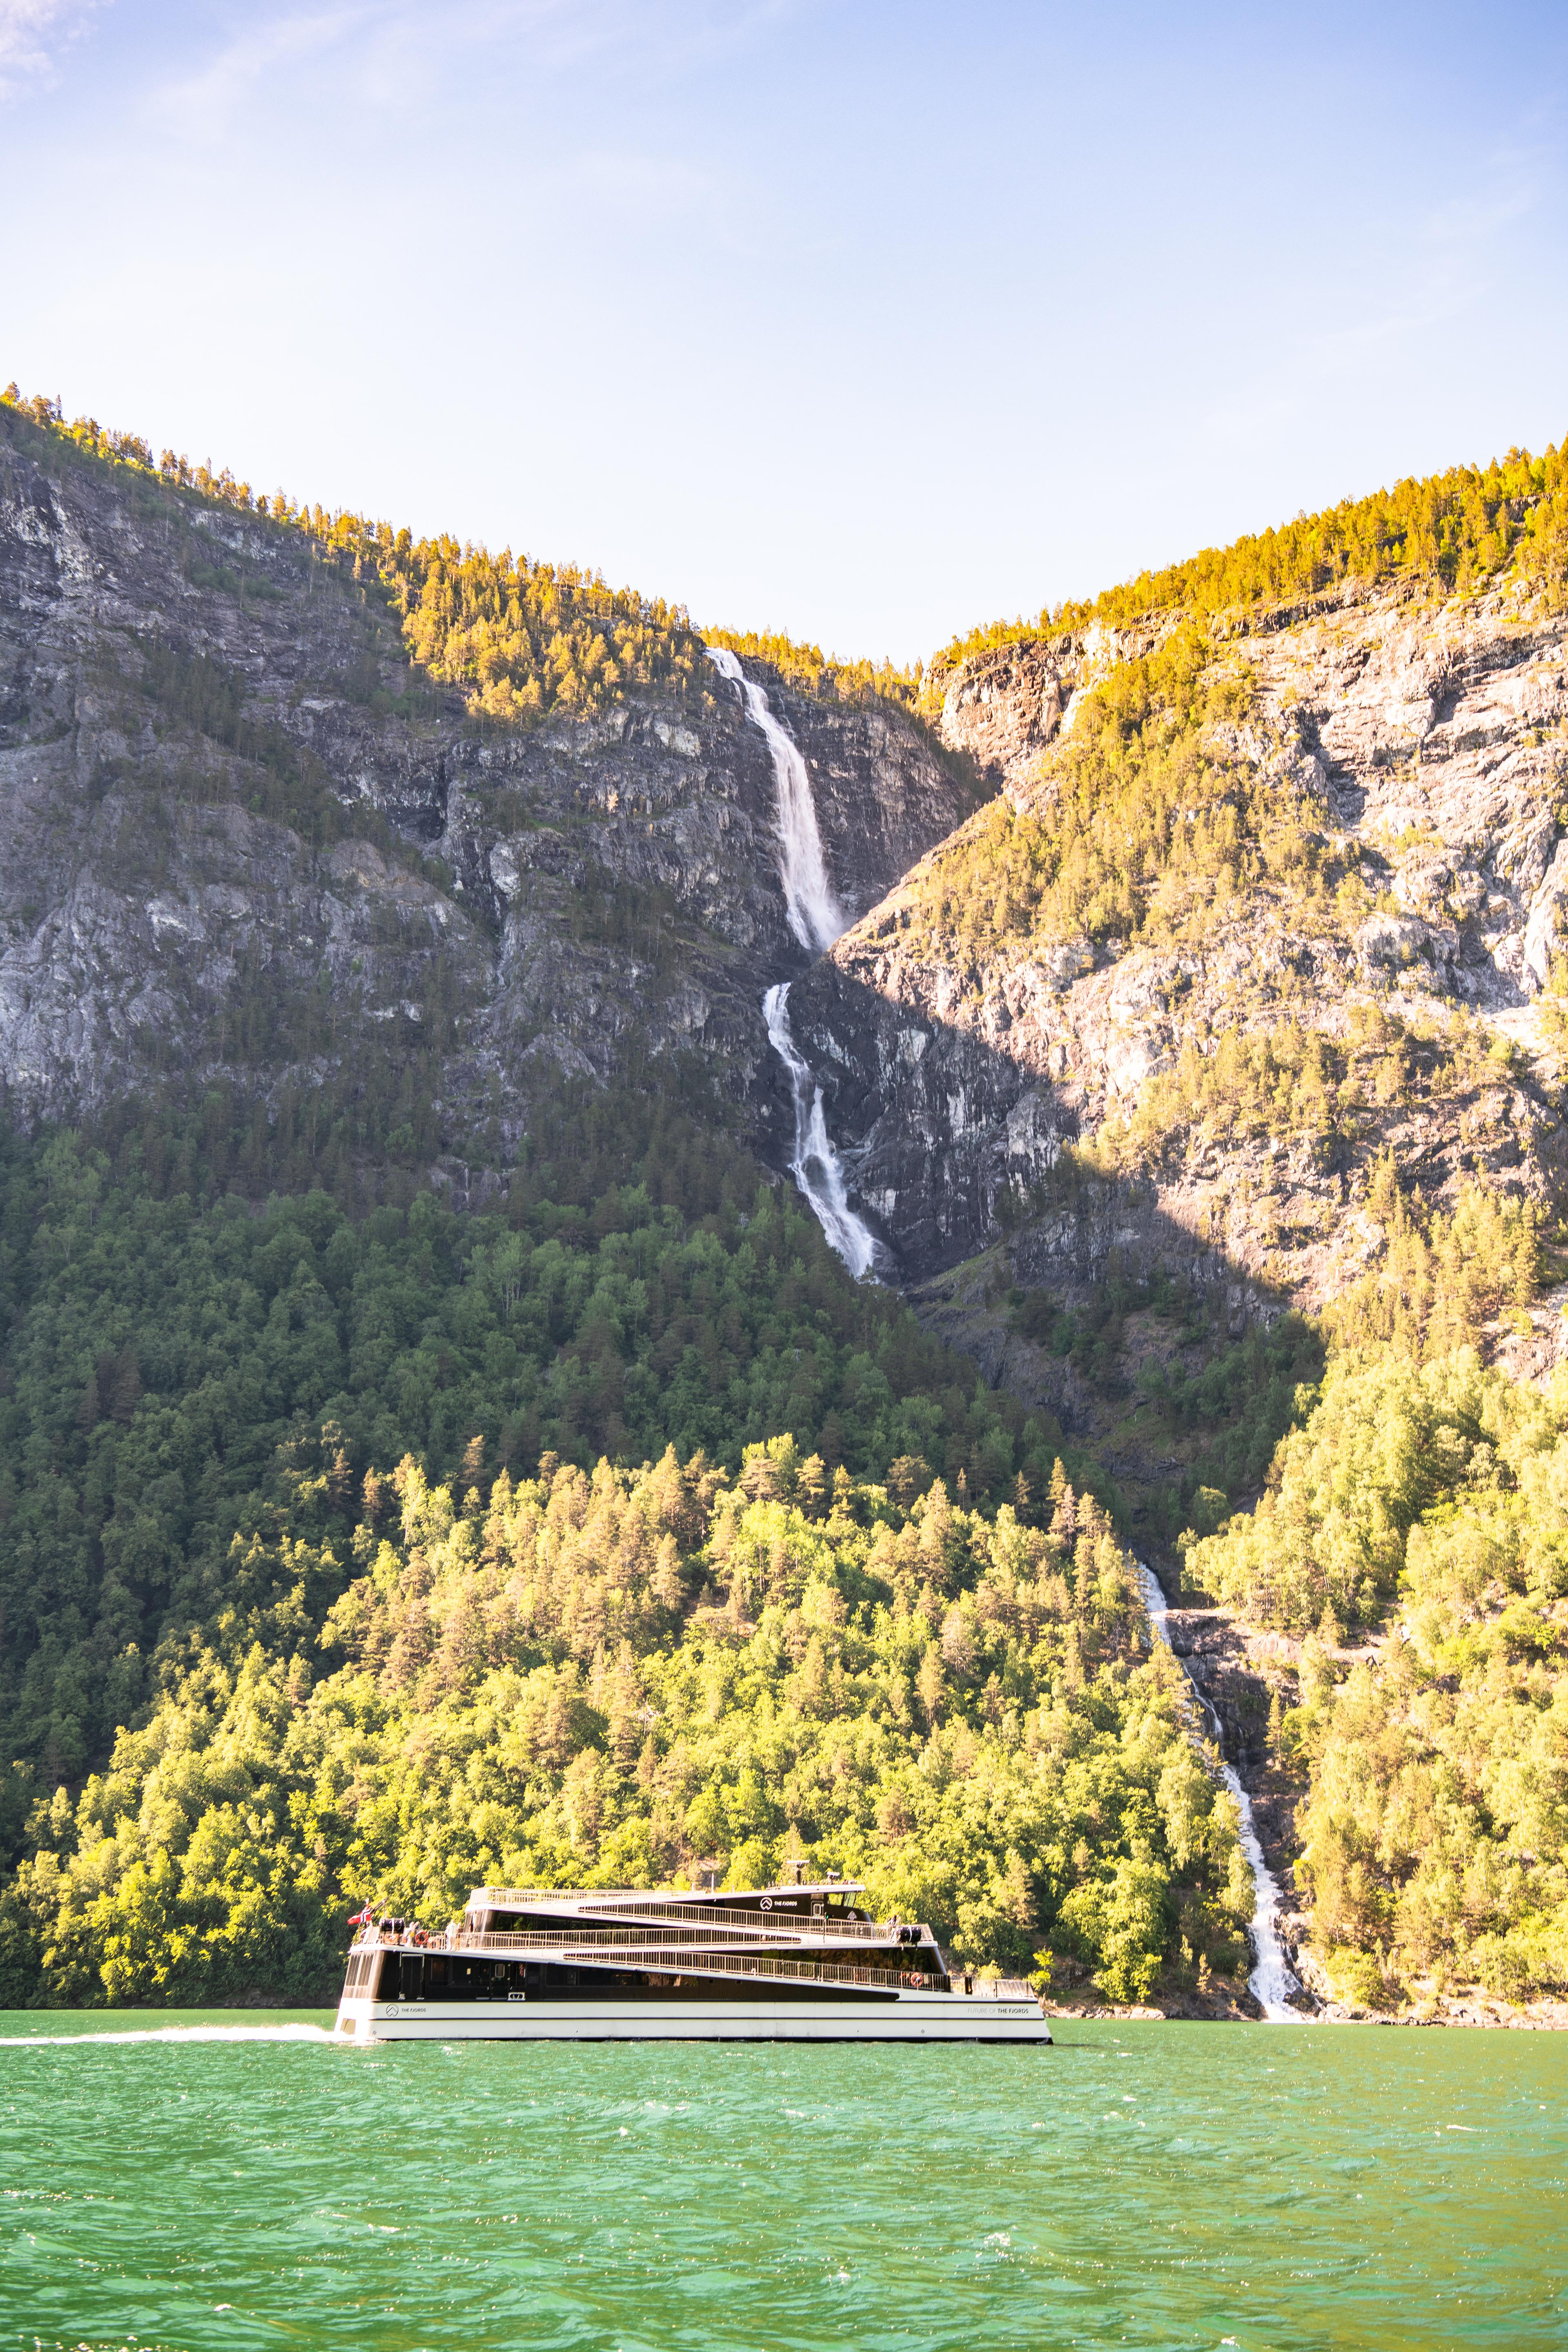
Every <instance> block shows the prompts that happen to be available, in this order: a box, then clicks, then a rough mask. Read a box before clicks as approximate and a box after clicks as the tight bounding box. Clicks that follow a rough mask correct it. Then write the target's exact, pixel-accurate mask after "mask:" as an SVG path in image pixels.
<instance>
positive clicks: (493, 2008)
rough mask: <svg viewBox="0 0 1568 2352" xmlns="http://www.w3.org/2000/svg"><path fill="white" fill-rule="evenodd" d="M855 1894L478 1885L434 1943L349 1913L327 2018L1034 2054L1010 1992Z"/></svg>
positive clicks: (399, 2025) (458, 2037)
mask: <svg viewBox="0 0 1568 2352" xmlns="http://www.w3.org/2000/svg"><path fill="white" fill-rule="evenodd" d="M863 1892H864V1888H863V1887H862V1886H861V1885H859V1884H858V1882H855V1881H850V1882H845V1881H844V1880H841V1879H836V1878H828V1879H825V1880H823V1881H822V1882H821V1883H820V1884H818V1885H787V1886H771V1887H765V1888H763V1889H762V1890H761V1891H759V1892H758V1893H756V1894H726V1893H721V1892H718V1891H716V1890H704V1891H700V1892H695V1893H686V1892H685V1891H679V1892H665V1893H663V1894H647V1893H643V1892H640V1891H638V1890H637V1889H636V1888H633V1887H619V1888H595V1889H594V1890H592V1891H591V1892H578V1893H574V1894H567V1893H563V1892H561V1891H559V1890H556V1889H551V1890H549V1891H540V1890H537V1889H532V1890H531V1889H520V1888H517V1887H507V1886H477V1887H476V1888H475V1889H474V1892H473V1894H472V1895H470V1896H469V1898H468V1908H467V1910H466V1911H465V1913H464V1915H463V1916H462V1918H461V1919H455V1920H454V1921H453V1922H452V1924H451V1926H450V1927H447V1928H445V1929H444V1930H441V1931H440V1932H438V1933H436V1934H429V1933H427V1932H426V1930H425V1929H424V1928H422V1927H418V1926H417V1925H416V1924H415V1923H413V1922H411V1921H409V1920H406V1919H389V1918H380V1919H371V1918H369V1917H368V1916H364V1915H362V1918H361V1921H360V1922H359V1923H357V1924H359V1926H360V1930H361V1932H360V1934H359V1935H358V1937H356V1939H355V1941H354V1944H353V1948H352V1950H351V1951H350V1954H349V1964H348V1973H347V1975H346V1977H345V1979H344V1981H343V1990H342V2000H340V2002H339V2004H338V2021H337V2031H338V2032H339V2033H340V2034H341V2035H342V2036H343V2037H344V2038H345V2039H352V2040H353V2041H354V2042H454V2041H472V2042H641V2041H672V2042H696V2041H701V2042H1049V2041H1050V2038H1051V2032H1050V2028H1049V2026H1048V2025H1047V2022H1046V2019H1045V2014H1044V2012H1043V2011H1042V2010H1041V2008H1040V2005H1039V2002H1038V2001H1037V2000H1036V1998H1035V1996H1034V1994H1033V1993H1032V1992H1031V1991H1030V1990H1029V1987H1028V1986H1027V1985H1026V1984H1025V1983H1024V1982H1022V1981H1021V1980H1020V1979H1016V1978H1008V1977H1001V1978H997V1977H981V1976H976V1975H973V1974H972V1973H970V1972H969V1971H967V1970H963V1969H955V1968H953V1967H952V1965H951V1964H950V1962H949V1960H948V1957H947V1955H946V1954H945V1953H944V1952H943V1950H942V1947H941V1945H940V1944H939V1943H938V1942H937V1939H936V1937H935V1936H934V1935H933V1934H932V1933H931V1929H930V1928H929V1927H925V1926H922V1925H910V1924H908V1923H906V1922H904V1921H901V1920H899V1919H873V1918H872V1917H871V1916H870V1914H869V1913H868V1911H866V1910H865V1909H864V1908H863V1907H862V1906H861V1905H860V1904H859V1903H858V1901H857V1900H856V1897H857V1896H858V1895H861V1894H862V1893H863Z"/></svg>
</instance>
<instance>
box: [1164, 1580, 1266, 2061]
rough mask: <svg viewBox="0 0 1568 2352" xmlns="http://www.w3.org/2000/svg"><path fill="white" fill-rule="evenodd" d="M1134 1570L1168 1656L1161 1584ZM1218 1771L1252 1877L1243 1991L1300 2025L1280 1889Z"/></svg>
mask: <svg viewBox="0 0 1568 2352" xmlns="http://www.w3.org/2000/svg"><path fill="white" fill-rule="evenodd" d="M1132 1565H1133V1567H1134V1568H1135V1569H1136V1570H1137V1571H1138V1585H1139V1590H1140V1591H1142V1595H1143V1605H1144V1607H1145V1608H1146V1609H1147V1610H1148V1612H1149V1622H1150V1624H1151V1625H1152V1627H1153V1629H1154V1633H1155V1634H1156V1636H1157V1637H1158V1639H1159V1640H1160V1641H1162V1642H1163V1643H1164V1644H1165V1647H1166V1649H1167V1650H1171V1635H1170V1631H1169V1629H1168V1627H1167V1626H1166V1623H1165V1596H1164V1594H1163V1591H1161V1590H1160V1580H1159V1579H1158V1577H1157V1576H1156V1575H1155V1574H1154V1572H1153V1570H1152V1569H1150V1568H1146V1567H1145V1566H1144V1564H1143V1562H1142V1560H1141V1559H1135V1560H1134V1561H1133V1563H1132ZM1171 1655H1172V1656H1173V1657H1175V1655H1176V1654H1175V1652H1174V1651H1173V1650H1171ZM1181 1663H1182V1662H1181V1660H1180V1659H1179V1658H1177V1659H1176V1664H1178V1665H1181ZM1182 1672H1183V1674H1184V1675H1186V1678H1187V1684H1188V1686H1189V1688H1190V1689H1191V1691H1192V1693H1193V1696H1194V1698H1195V1699H1196V1700H1197V1702H1198V1705H1199V1706H1201V1707H1202V1709H1203V1711H1204V1713H1205V1715H1206V1716H1207V1717H1209V1719H1210V1721H1211V1722H1212V1723H1213V1725H1214V1727H1215V1744H1216V1746H1217V1744H1218V1741H1219V1732H1220V1721H1219V1717H1218V1716H1217V1715H1216V1714H1215V1710H1214V1708H1213V1707H1212V1706H1210V1705H1209V1703H1208V1701H1207V1699H1206V1698H1205V1696H1204V1695H1203V1693H1202V1691H1201V1690H1199V1688H1198V1686H1197V1685H1196V1683H1195V1682H1194V1681H1193V1678H1192V1675H1190V1674H1187V1669H1186V1668H1185V1666H1182ZM1220 1771H1221V1773H1222V1775H1223V1776H1224V1780H1225V1785H1226V1788H1227V1789H1228V1790H1230V1793H1231V1795H1232V1796H1233V1797H1234V1798H1235V1799H1236V1803H1237V1811H1238V1812H1239V1813H1240V1815H1241V1828H1240V1832H1239V1834H1240V1840H1241V1851H1242V1853H1244V1854H1245V1855H1246V1857H1247V1868H1248V1870H1250V1871H1251V1873H1252V1893H1253V1910H1252V1926H1251V1928H1250V1929H1249V1931H1248V1932H1249V1934H1250V1936H1251V1938H1252V1957H1253V1962H1254V1966H1253V1970H1252V1974H1251V1975H1250V1976H1249V1977H1248V1978H1247V1985H1248V1987H1249V1988H1250V1990H1251V1992H1252V1995H1253V1998H1254V2000H1256V2001H1257V2003H1258V2007H1259V2009H1261V2011H1263V2014H1264V2016H1265V2017H1266V2018H1268V2019H1269V2020H1270V2021H1272V2022H1274V2023H1276V2024H1287V2023H1289V2024H1294V2025H1300V2023H1301V2022H1302V2016H1301V2011H1300V2010H1299V2009H1292V2008H1291V2006H1290V1998H1289V1997H1290V1995H1291V1994H1292V1993H1293V1992H1300V1990H1301V1987H1300V1982H1299V1981H1298V1979H1297V1978H1296V1977H1295V1976H1293V1975H1292V1973H1291V1970H1290V1966H1289V1961H1288V1960H1287V1959H1286V1958H1285V1949H1284V1947H1283V1945H1282V1944H1281V1943H1280V1941H1279V1928H1278V1927H1276V1925H1275V1921H1276V1919H1277V1917H1278V1916H1279V1881H1278V1880H1277V1879H1276V1877H1275V1876H1274V1874H1273V1872H1272V1871H1271V1870H1270V1869H1269V1867H1268V1864H1267V1863H1266V1862H1265V1861H1264V1859H1263V1848H1262V1846H1261V1844H1260V1843H1258V1831H1257V1829H1256V1827H1255V1826H1254V1823H1253V1819H1252V1800H1251V1798H1250V1797H1249V1796H1248V1795H1247V1790H1245V1789H1244V1788H1243V1787H1242V1785H1241V1782H1240V1780H1239V1779H1238V1778H1237V1772H1236V1769H1235V1767H1234V1766H1232V1765H1229V1764H1227V1763H1226V1760H1225V1753H1224V1750H1223V1749H1221V1751H1220Z"/></svg>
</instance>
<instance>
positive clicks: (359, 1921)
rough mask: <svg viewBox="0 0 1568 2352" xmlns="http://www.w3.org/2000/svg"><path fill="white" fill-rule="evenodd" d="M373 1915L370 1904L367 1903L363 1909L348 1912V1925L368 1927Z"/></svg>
mask: <svg viewBox="0 0 1568 2352" xmlns="http://www.w3.org/2000/svg"><path fill="white" fill-rule="evenodd" d="M373 1917H374V1913H373V1912H372V1910H371V1907H370V1905H369V1904H368V1903H367V1904H366V1905H365V1906H364V1909H363V1911H351V1912H350V1914H349V1926H350V1927H369V1926H370V1924H371V1920H372V1918H373Z"/></svg>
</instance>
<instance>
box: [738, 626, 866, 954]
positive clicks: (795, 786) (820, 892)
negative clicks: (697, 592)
mask: <svg viewBox="0 0 1568 2352" xmlns="http://www.w3.org/2000/svg"><path fill="white" fill-rule="evenodd" d="M708 658H709V660H710V662H713V663H715V664H716V665H717V667H718V668H719V669H720V670H721V673H722V674H723V676H724V677H727V678H728V679H729V680H730V683H731V686H738V687H739V688H740V689H741V695H742V700H743V701H744V703H745V706H746V716H747V718H748V719H750V720H751V721H752V725H753V726H755V727H760V728H761V729H762V730H763V734H764V735H765V736H766V738H767V744H768V751H769V752H770V753H771V755H772V758H773V782H774V784H775V785H776V786H777V788H778V796H779V878H780V879H781V881H782V882H783V884H784V909H785V912H786V913H787V914H788V916H789V927H790V929H791V930H792V931H793V932H794V933H795V938H796V939H797V940H799V941H800V943H801V946H802V947H803V948H804V949H805V951H806V953H807V954H808V955H821V954H822V952H823V950H824V949H826V948H830V947H831V946H832V945H833V942H834V940H836V939H837V937H838V934H839V932H840V931H841V930H842V929H844V914H843V910H842V908H840V906H839V904H838V901H837V898H835V897H834V895H833V889H832V886H831V885H830V883H829V882H828V879H827V866H826V861H825V860H824V858H823V855H822V835H821V834H820V833H818V831H817V829H816V802H815V801H814V800H813V798H812V795H811V778H810V776H809V775H808V774H807V773H806V767H805V761H804V760H803V759H802V757H801V755H800V747H799V745H798V744H797V743H795V742H793V741H792V740H791V739H790V737H789V736H788V734H787V733H786V732H785V730H784V728H782V727H781V726H780V725H779V722H778V720H777V719H775V718H774V717H773V712H772V711H771V710H770V709H769V708H768V698H767V696H766V695H765V694H764V693H763V689H762V688H761V687H760V686H753V685H752V681H751V679H750V678H749V677H747V676H746V673H745V671H744V670H743V669H742V667H741V665H740V663H739V662H738V661H737V660H736V658H735V656H734V655H733V654H732V653H731V651H730V648H729V646H709V647H708Z"/></svg>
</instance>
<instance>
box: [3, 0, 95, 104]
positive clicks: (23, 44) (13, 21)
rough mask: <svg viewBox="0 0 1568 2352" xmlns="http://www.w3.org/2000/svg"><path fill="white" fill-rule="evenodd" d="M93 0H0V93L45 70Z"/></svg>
mask: <svg viewBox="0 0 1568 2352" xmlns="http://www.w3.org/2000/svg"><path fill="white" fill-rule="evenodd" d="M93 5H95V0H0V96H4V95H5V94H6V93H7V92H9V91H11V90H14V89H18V88H19V87H20V86H21V84H22V83H23V82H24V81H26V79H29V77H31V76H35V75H38V74H45V73H47V72H48V70H49V68H50V67H51V66H52V65H53V64H54V61H55V58H56V56H57V54H58V51H59V50H61V49H62V48H64V47H65V46H66V44H67V42H68V41H70V40H72V39H74V38H75V37H76V35H77V34H78V33H79V31H80V30H81V27H82V23H83V21H84V19H85V18H86V17H87V16H89V14H90V13H91V10H92V7H93Z"/></svg>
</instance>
